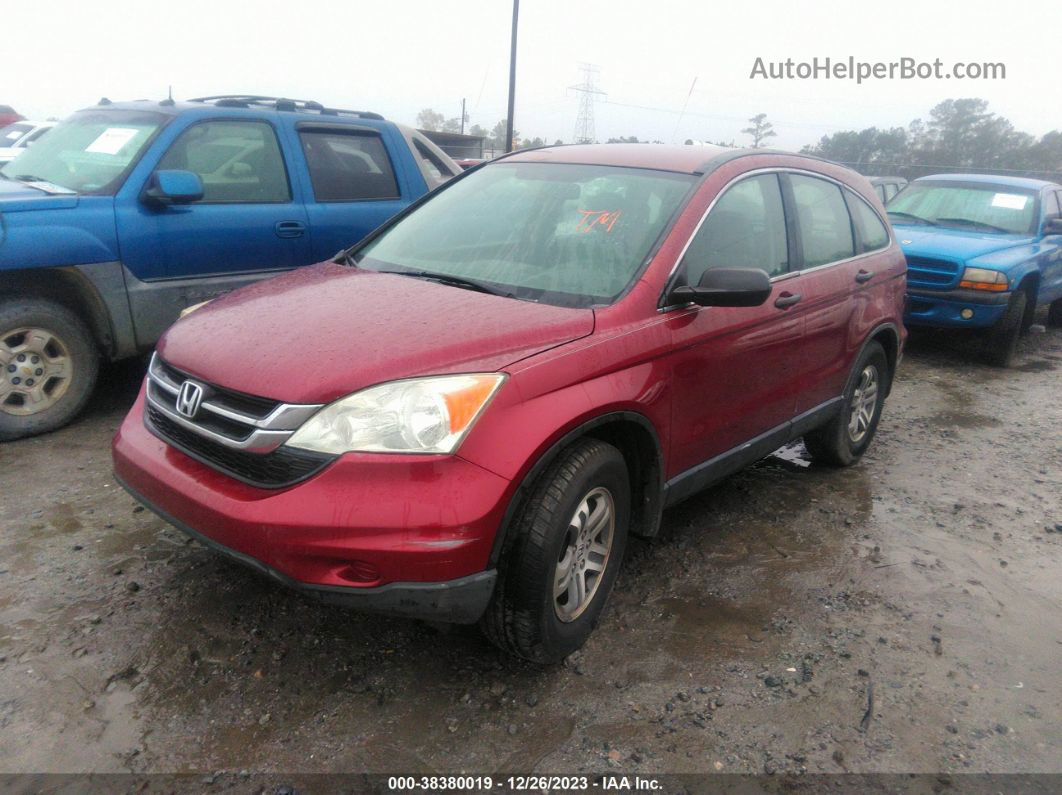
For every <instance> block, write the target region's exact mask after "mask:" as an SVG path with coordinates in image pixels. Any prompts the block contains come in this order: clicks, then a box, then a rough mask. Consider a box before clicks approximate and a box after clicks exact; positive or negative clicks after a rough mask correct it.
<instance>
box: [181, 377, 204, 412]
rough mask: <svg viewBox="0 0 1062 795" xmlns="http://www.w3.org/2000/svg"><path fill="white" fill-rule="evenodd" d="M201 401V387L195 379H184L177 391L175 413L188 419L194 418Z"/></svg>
mask: <svg viewBox="0 0 1062 795" xmlns="http://www.w3.org/2000/svg"><path fill="white" fill-rule="evenodd" d="M202 402H203V387H201V386H200V385H199V384H197V383H196V382H195V381H185V382H184V383H183V384H181V391H180V392H178V393H177V413H178V414H180V415H181V416H183V417H187V418H188V419H190V420H191V419H194V418H195V415H196V414H197V413H198V412H199V404H200V403H202Z"/></svg>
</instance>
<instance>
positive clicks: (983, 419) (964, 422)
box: [929, 409, 1003, 428]
mask: <svg viewBox="0 0 1062 795" xmlns="http://www.w3.org/2000/svg"><path fill="white" fill-rule="evenodd" d="M929 421H930V422H932V423H933V424H934V425H939V426H940V427H941V428H998V427H999V426H1000V425H1002V424H1003V421H1002V420H1000V419H999V418H998V417H989V416H988V415H987V414H976V413H974V412H969V411H956V410H950V409H949V410H945V411H938V412H937V413H936V414H934V415H933V416H932V417H930V420H929Z"/></svg>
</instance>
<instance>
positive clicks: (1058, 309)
mask: <svg viewBox="0 0 1062 795" xmlns="http://www.w3.org/2000/svg"><path fill="white" fill-rule="evenodd" d="M1047 325H1049V326H1055V327H1058V326H1062V298H1059V299H1058V300H1057V301H1052V302H1051V305H1050V306H1049V307H1048V308H1047Z"/></svg>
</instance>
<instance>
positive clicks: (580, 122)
mask: <svg viewBox="0 0 1062 795" xmlns="http://www.w3.org/2000/svg"><path fill="white" fill-rule="evenodd" d="M579 71H580V72H582V75H583V82H582V83H580V84H579V85H577V86H569V88H570V89H571V90H572V91H575V92H578V94H579V116H578V118H576V120H575V143H577V144H592V143H593V142H594V102H595V101H596V100H597V98H598V97H599V96H600V97H603V96H605V92H604V91H602V90H601V89H600V88H598V87H597V76H598V75H599V74H600V72H601V70H600V69H599V68H598V67H596V66H594V65H593V64H589V63H584V64H580V65H579Z"/></svg>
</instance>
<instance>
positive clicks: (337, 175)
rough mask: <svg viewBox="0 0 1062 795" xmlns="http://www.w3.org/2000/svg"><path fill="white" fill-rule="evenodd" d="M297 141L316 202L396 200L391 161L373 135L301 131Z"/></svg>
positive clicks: (396, 188)
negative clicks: (303, 156)
mask: <svg viewBox="0 0 1062 795" xmlns="http://www.w3.org/2000/svg"><path fill="white" fill-rule="evenodd" d="M299 138H300V139H301V141H302V151H303V153H304V154H305V155H306V165H307V167H308V168H309V170H310V182H311V183H313V195H314V198H316V199H317V201H319V202H351V201H365V200H370V199H397V198H398V197H399V192H398V183H397V182H396V181H395V172H394V169H392V167H391V158H390V157H388V155H387V147H386V146H384V142H383V140H382V139H381V138H380V136H379V135H377V134H376V133H371V132H362V131H360V130H359V131H356V132H340V131H316V130H303V131H301V132H300V133H299Z"/></svg>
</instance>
